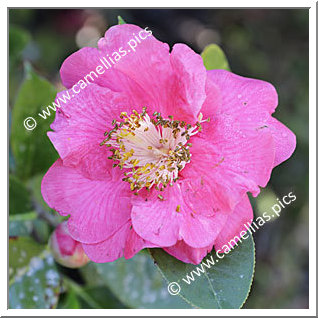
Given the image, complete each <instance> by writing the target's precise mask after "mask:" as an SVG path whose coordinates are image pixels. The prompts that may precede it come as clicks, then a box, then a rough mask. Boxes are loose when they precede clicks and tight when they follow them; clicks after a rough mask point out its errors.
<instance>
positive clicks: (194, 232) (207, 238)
mask: <svg viewBox="0 0 318 318" xmlns="http://www.w3.org/2000/svg"><path fill="white" fill-rule="evenodd" d="M221 189H222V188H221ZM222 190H223V189H222ZM222 190H220V189H218V188H217V186H214V187H213V184H211V183H208V182H207V183H205V184H204V185H202V184H201V182H200V179H199V180H198V182H196V181H194V182H192V183H191V182H189V180H184V181H180V182H178V183H176V184H174V186H173V187H168V188H166V189H165V191H164V192H162V193H161V192H158V191H156V190H153V191H151V192H150V193H147V192H146V191H145V192H144V193H142V192H140V195H139V196H138V197H136V198H133V201H132V203H133V208H132V224H133V227H134V229H135V231H136V232H137V234H139V235H140V236H141V237H142V238H144V239H145V240H147V241H150V242H152V243H153V244H156V245H159V246H163V247H167V246H172V245H175V244H176V242H177V241H178V240H181V239H183V240H184V241H185V242H186V243H187V244H188V245H190V246H192V247H196V248H201V247H206V246H208V245H209V244H211V242H213V241H214V239H215V238H216V236H217V234H218V233H219V231H220V230H221V228H222V227H223V225H224V223H225V221H226V218H227V217H226V216H227V214H228V213H229V212H230V210H231V206H230V202H229V200H231V199H229V198H228V197H227V196H226V194H225V193H224V192H222ZM159 193H160V194H161V195H162V196H163V200H160V199H159V198H158V194H159ZM179 205H180V211H179V212H178V211H177V207H178V206H179Z"/></svg>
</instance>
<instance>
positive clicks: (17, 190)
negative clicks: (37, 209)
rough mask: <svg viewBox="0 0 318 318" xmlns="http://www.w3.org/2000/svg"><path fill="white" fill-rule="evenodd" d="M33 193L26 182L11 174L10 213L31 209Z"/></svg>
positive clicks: (19, 212)
mask: <svg viewBox="0 0 318 318" xmlns="http://www.w3.org/2000/svg"><path fill="white" fill-rule="evenodd" d="M31 209H32V204H31V195H30V193H29V191H28V190H27V188H26V187H25V186H24V184H23V183H22V182H21V181H20V180H19V179H18V178H16V177H15V176H13V175H11V174H10V175H9V214H10V215H12V214H21V213H26V212H29V211H31Z"/></svg>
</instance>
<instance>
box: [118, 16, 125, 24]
mask: <svg viewBox="0 0 318 318" xmlns="http://www.w3.org/2000/svg"><path fill="white" fill-rule="evenodd" d="M118 24H126V21H125V20H124V19H123V18H122V17H121V16H120V15H119V16H118Z"/></svg>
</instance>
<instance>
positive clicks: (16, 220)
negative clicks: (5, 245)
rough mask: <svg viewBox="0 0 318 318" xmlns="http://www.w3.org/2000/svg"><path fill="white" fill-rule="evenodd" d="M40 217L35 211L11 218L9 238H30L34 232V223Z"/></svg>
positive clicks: (11, 216)
mask: <svg viewBox="0 0 318 318" xmlns="http://www.w3.org/2000/svg"><path fill="white" fill-rule="evenodd" d="M37 217H38V215H37V213H36V212H35V211H32V212H29V213H23V214H14V215H10V216H9V236H10V237H13V236H30V235H31V233H32V232H33V222H34V221H35V220H36V219H37Z"/></svg>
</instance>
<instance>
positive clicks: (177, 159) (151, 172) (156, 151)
mask: <svg viewBox="0 0 318 318" xmlns="http://www.w3.org/2000/svg"><path fill="white" fill-rule="evenodd" d="M168 118H169V119H164V118H162V117H161V114H160V113H157V112H155V113H153V115H152V117H150V116H149V115H148V114H147V111H146V108H143V111H142V113H140V114H139V113H138V112H137V111H135V110H134V111H133V113H132V114H131V115H130V116H128V115H127V113H126V112H122V113H121V114H120V119H121V120H120V121H117V120H116V119H114V120H113V121H112V124H113V126H114V127H113V129H112V130H110V131H106V132H105V136H106V139H105V140H104V141H103V142H102V143H101V145H106V146H107V147H109V148H110V151H111V152H112V156H110V157H108V159H111V160H114V161H115V163H114V164H113V167H117V166H118V167H119V168H120V169H124V168H125V169H127V171H125V172H124V175H125V178H123V181H127V182H129V183H130V188H131V190H132V191H136V192H135V194H137V193H138V191H139V190H141V189H142V188H146V189H147V190H149V189H150V188H151V187H153V186H155V188H156V189H157V190H161V191H162V190H163V189H164V188H166V187H167V186H168V185H171V186H172V185H173V183H174V182H176V181H177V180H178V174H179V172H180V171H181V170H182V169H183V168H184V167H185V165H186V164H187V163H188V162H190V159H191V154H190V152H189V148H190V147H191V146H192V145H191V143H189V142H188V141H189V139H190V137H191V136H193V135H195V134H197V133H198V132H200V131H201V129H202V127H201V123H203V122H205V121H209V118H208V119H207V120H202V114H201V113H200V115H199V116H198V121H197V122H196V124H195V125H194V126H192V125H190V124H187V123H186V122H184V121H178V120H173V117H172V116H168Z"/></svg>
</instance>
